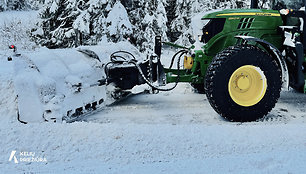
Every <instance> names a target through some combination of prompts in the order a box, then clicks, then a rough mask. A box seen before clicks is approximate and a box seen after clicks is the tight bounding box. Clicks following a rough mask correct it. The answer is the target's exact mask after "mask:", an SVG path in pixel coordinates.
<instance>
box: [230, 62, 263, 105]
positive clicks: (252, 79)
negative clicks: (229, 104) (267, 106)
mask: <svg viewBox="0 0 306 174" xmlns="http://www.w3.org/2000/svg"><path fill="white" fill-rule="evenodd" d="M266 90H267V79H266V77H265V75H264V73H263V71H261V69H260V68H258V67H255V66H253V65H245V66H242V67H240V68H238V69H237V70H236V71H235V72H234V73H233V74H232V75H231V78H230V80H229V82H228V92H229V94H230V96H231V98H232V99H233V101H234V102H235V103H237V104H238V105H241V106H246V107H247V106H253V105H255V104H257V103H258V102H259V101H260V100H261V99H262V98H263V97H264V95H265V93H266Z"/></svg>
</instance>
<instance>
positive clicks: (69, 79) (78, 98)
mask: <svg viewBox="0 0 306 174" xmlns="http://www.w3.org/2000/svg"><path fill="white" fill-rule="evenodd" d="M102 56H104V57H105V55H100V57H99V56H98V55H97V54H96V53H95V52H94V51H91V50H89V49H81V50H74V49H65V50H48V49H44V50H43V51H38V52H35V53H28V54H24V55H20V54H16V52H15V53H14V55H13V56H10V59H8V60H9V61H14V73H15V76H14V77H15V78H14V79H13V81H14V87H15V93H16V95H17V99H18V100H17V102H18V120H19V121H20V122H22V123H29V122H61V121H66V122H72V121H74V120H78V119H79V118H80V117H83V116H85V115H89V114H91V113H92V112H95V111H100V110H101V109H103V107H105V106H107V105H109V104H112V103H114V102H116V101H118V100H120V99H122V98H124V97H126V96H128V95H130V94H133V93H139V92H143V91H146V90H150V89H151V87H149V86H148V85H143V84H146V83H148V84H153V83H158V84H159V85H163V84H165V73H164V71H163V67H162V65H161V64H160V61H159V59H158V56H150V57H147V59H146V60H143V61H138V60H136V58H135V56H134V55H133V54H131V53H129V52H126V51H117V52H115V53H113V54H112V55H111V56H110V58H111V61H103V60H105V59H103V58H102V60H101V57H102ZM47 57H49V58H47ZM50 57H52V58H51V59H50ZM135 86H138V87H139V88H138V89H137V90H136V92H135V90H134V91H133V88H134V87H135Z"/></svg>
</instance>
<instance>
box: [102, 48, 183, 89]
mask: <svg viewBox="0 0 306 174" xmlns="http://www.w3.org/2000/svg"><path fill="white" fill-rule="evenodd" d="M118 53H125V54H129V55H131V56H132V57H133V58H132V59H130V60H129V61H128V60H126V59H125V58H124V57H122V56H120V55H115V54H118ZM185 53H188V51H187V50H180V51H178V52H177V53H175V54H174V56H173V57H172V60H171V65H170V67H169V69H170V68H171V67H172V66H173V63H174V60H175V58H176V57H177V55H179V54H180V55H179V57H178V61H177V78H176V82H175V85H174V86H172V87H171V88H168V89H164V88H159V87H157V86H154V85H153V84H152V83H151V82H150V81H149V79H148V78H147V77H146V76H145V75H144V73H143V71H142V69H141V67H140V66H139V64H137V60H136V58H135V56H134V55H133V54H132V53H130V52H127V51H116V52H114V53H113V54H111V56H110V59H111V62H108V63H107V64H106V65H105V69H104V71H105V74H106V75H107V76H108V71H107V68H108V67H107V66H108V65H109V64H111V63H113V64H114V63H121V64H122V63H124V62H126V63H128V64H133V65H134V66H135V67H136V68H137V69H138V71H139V73H140V75H141V77H142V78H143V80H144V81H145V83H146V84H147V85H149V86H150V87H151V88H152V89H156V90H159V91H171V90H173V89H174V88H175V87H176V86H177V84H178V83H179V80H180V61H181V57H182V56H183V55H184V54H185ZM115 58H121V59H123V60H121V61H118V60H114V59H115Z"/></svg>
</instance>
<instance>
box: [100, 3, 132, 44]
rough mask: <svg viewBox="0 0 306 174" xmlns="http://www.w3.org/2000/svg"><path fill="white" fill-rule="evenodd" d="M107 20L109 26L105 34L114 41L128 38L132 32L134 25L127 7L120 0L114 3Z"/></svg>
mask: <svg viewBox="0 0 306 174" xmlns="http://www.w3.org/2000/svg"><path fill="white" fill-rule="evenodd" d="M105 22H106V26H107V28H106V31H105V34H106V35H107V37H108V38H109V39H110V40H111V41H113V42H118V41H122V40H124V39H127V38H129V37H130V35H131V34H132V30H133V26H132V24H131V22H130V20H129V17H128V14H127V11H126V9H125V7H124V6H123V5H122V4H121V3H120V1H117V2H116V3H115V4H114V6H113V8H112V10H111V11H110V12H109V14H108V16H107V18H106V20H105Z"/></svg>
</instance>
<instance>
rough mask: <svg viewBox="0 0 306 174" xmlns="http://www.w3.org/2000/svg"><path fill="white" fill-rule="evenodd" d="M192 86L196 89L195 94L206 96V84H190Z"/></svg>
mask: <svg viewBox="0 0 306 174" xmlns="http://www.w3.org/2000/svg"><path fill="white" fill-rule="evenodd" d="M190 85H191V86H192V87H193V88H194V90H195V92H197V93H199V94H205V90H204V83H197V84H195V83H190Z"/></svg>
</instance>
